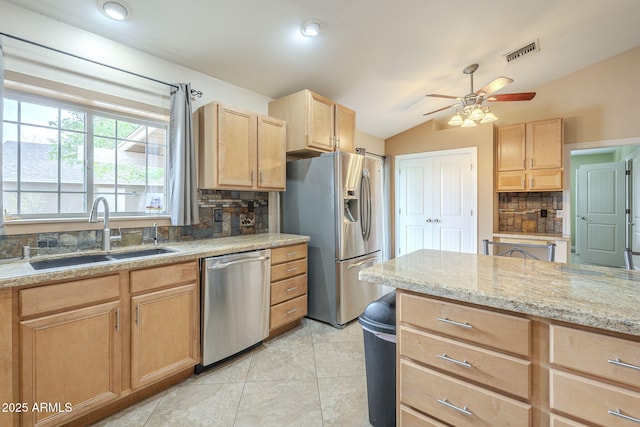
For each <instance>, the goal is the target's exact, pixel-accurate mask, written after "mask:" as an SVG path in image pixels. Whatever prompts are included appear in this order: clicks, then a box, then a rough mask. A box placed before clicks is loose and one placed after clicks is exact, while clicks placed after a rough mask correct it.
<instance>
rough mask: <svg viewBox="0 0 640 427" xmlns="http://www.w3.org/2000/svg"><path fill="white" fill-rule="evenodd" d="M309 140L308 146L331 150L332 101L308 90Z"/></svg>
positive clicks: (332, 132) (332, 130) (332, 140)
mask: <svg viewBox="0 0 640 427" xmlns="http://www.w3.org/2000/svg"><path fill="white" fill-rule="evenodd" d="M309 105H310V107H309V114H310V120H309V142H308V145H309V146H310V147H314V148H318V149H320V150H324V151H333V147H334V112H333V101H330V100H328V99H327V98H325V97H323V96H320V95H318V94H315V93H313V92H309Z"/></svg>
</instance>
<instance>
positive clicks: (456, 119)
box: [447, 113, 462, 126]
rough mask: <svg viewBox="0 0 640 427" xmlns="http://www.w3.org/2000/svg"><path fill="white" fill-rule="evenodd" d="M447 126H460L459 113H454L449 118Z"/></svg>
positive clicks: (460, 118)
mask: <svg viewBox="0 0 640 427" xmlns="http://www.w3.org/2000/svg"><path fill="white" fill-rule="evenodd" d="M447 124H448V125H449V126H460V125H461V124H462V117H461V116H460V113H456V114H455V115H454V116H453V117H451V120H449V123H447Z"/></svg>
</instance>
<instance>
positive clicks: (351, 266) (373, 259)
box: [347, 255, 378, 270]
mask: <svg viewBox="0 0 640 427" xmlns="http://www.w3.org/2000/svg"><path fill="white" fill-rule="evenodd" d="M376 258H378V256H377V255H376V256H372V257H370V258H367V259H365V260H363V261H360V262H356V263H353V264H349V266H348V267H347V268H348V269H349V270H351V269H352V268H356V267H360V266H361V265H364V264H367V263H369V262H371V261H375V259H376Z"/></svg>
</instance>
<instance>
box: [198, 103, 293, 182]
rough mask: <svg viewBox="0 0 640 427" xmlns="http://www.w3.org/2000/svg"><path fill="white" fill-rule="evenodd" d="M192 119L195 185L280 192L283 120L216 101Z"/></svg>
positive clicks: (283, 169)
mask: <svg viewBox="0 0 640 427" xmlns="http://www.w3.org/2000/svg"><path fill="white" fill-rule="evenodd" d="M197 121H198V187H199V188H208V189H218V190H245V191H248V190H257V191H284V189H285V185H286V176H285V174H286V172H285V168H286V157H285V147H286V124H285V122H284V121H282V120H279V119H276V118H273V117H267V116H264V115H260V114H257V113H254V112H251V111H246V110H242V109H239V108H236V107H230V106H227V105H223V104H220V103H218V102H214V103H211V104H207V105H205V106H204V107H201V108H200V109H198V112H197Z"/></svg>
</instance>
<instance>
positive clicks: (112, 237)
mask: <svg viewBox="0 0 640 427" xmlns="http://www.w3.org/2000/svg"><path fill="white" fill-rule="evenodd" d="M110 239H111V241H114V242H119V241H121V240H122V228H121V227H118V235H117V236H111V237H110Z"/></svg>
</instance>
